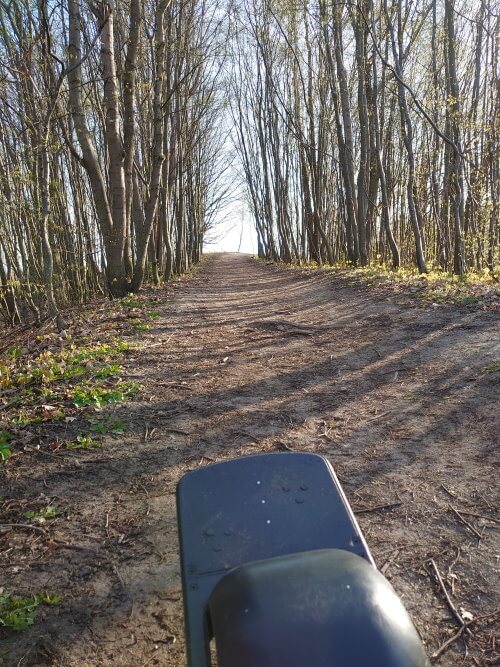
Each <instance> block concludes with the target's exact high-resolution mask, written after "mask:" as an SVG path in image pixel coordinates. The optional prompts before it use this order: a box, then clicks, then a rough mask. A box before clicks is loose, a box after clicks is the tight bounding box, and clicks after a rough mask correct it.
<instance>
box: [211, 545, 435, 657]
mask: <svg viewBox="0 0 500 667" xmlns="http://www.w3.org/2000/svg"><path fill="white" fill-rule="evenodd" d="M209 608H210V618H211V619H212V624H213V629H214V633H215V636H216V638H217V657H218V662H217V664H218V665H219V667H304V665H310V666H311V667H425V666H426V665H428V660H427V658H426V655H425V651H424V648H423V646H422V642H421V641H420V638H419V636H418V634H417V632H416V630H415V627H414V626H413V623H412V622H411V619H410V617H409V615H408V613H407V612H406V610H405V608H404V607H403V605H402V603H401V601H400V600H399V598H398V596H397V595H396V593H395V591H394V589H393V588H392V586H391V585H390V583H389V582H388V581H387V579H385V578H384V577H383V576H382V575H381V574H380V573H379V572H378V571H377V570H376V569H375V568H374V567H372V566H370V565H369V564H368V563H367V562H366V560H364V559H363V558H360V557H359V556H356V555H354V554H352V553H349V552H347V551H343V550H338V549H326V550H320V551H308V552H305V553H301V554H292V555H289V556H280V557H278V558H271V559H268V560H263V561H257V562H253V563H249V564H247V565H241V566H240V567H238V568H236V569H234V570H232V571H231V572H230V573H228V574H227V576H226V577H224V578H223V579H221V580H220V581H219V583H218V584H217V586H216V587H215V589H214V591H213V593H212V595H211V597H210V602H209Z"/></svg>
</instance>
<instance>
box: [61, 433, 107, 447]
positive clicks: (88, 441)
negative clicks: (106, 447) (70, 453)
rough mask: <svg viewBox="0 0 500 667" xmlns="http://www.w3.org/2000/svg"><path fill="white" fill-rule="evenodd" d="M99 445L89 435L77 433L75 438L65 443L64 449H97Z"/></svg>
mask: <svg viewBox="0 0 500 667" xmlns="http://www.w3.org/2000/svg"><path fill="white" fill-rule="evenodd" d="M100 446H101V445H100V444H99V443H97V442H95V441H94V440H93V439H92V438H91V436H90V435H77V436H76V440H73V441H71V442H67V443H66V449H99V447H100Z"/></svg>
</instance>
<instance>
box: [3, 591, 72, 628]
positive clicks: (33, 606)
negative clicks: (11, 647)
mask: <svg viewBox="0 0 500 667" xmlns="http://www.w3.org/2000/svg"><path fill="white" fill-rule="evenodd" d="M59 602H61V598H60V597H59V596H57V595H49V594H48V593H41V594H37V595H33V596H31V597H26V598H20V597H13V596H12V595H11V594H9V593H7V594H4V595H0V627H4V628H8V629H9V630H15V631H21V630H25V629H26V628H27V627H29V626H30V625H33V623H34V622H35V616H36V610H37V608H38V607H39V606H40V605H41V604H47V605H53V604H58V603H59Z"/></svg>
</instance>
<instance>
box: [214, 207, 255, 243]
mask: <svg viewBox="0 0 500 667" xmlns="http://www.w3.org/2000/svg"><path fill="white" fill-rule="evenodd" d="M203 252H205V253H209V252H244V253H249V254H250V255H256V254H257V234H256V232H255V228H254V226H253V223H252V218H251V216H250V214H249V212H248V210H247V208H246V206H245V204H244V203H243V202H240V201H236V202H234V204H233V205H232V206H231V207H230V209H229V210H226V211H224V215H223V217H222V216H221V219H220V220H219V222H218V223H217V224H216V226H215V228H214V229H213V230H210V232H209V233H208V234H207V237H206V239H205V244H204V246H203Z"/></svg>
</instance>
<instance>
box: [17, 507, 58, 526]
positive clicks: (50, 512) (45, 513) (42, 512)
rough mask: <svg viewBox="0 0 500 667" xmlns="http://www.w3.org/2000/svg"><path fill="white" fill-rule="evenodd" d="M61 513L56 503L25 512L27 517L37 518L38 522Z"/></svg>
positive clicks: (43, 521) (53, 517)
mask: <svg viewBox="0 0 500 667" xmlns="http://www.w3.org/2000/svg"><path fill="white" fill-rule="evenodd" d="M60 514H61V510H60V509H58V508H57V507H54V505H47V506H46V507H42V508H41V509H39V510H32V511H30V512H25V513H24V516H25V518H26V519H35V520H36V521H38V523H45V521H47V519H55V518H56V516H59V515H60Z"/></svg>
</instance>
